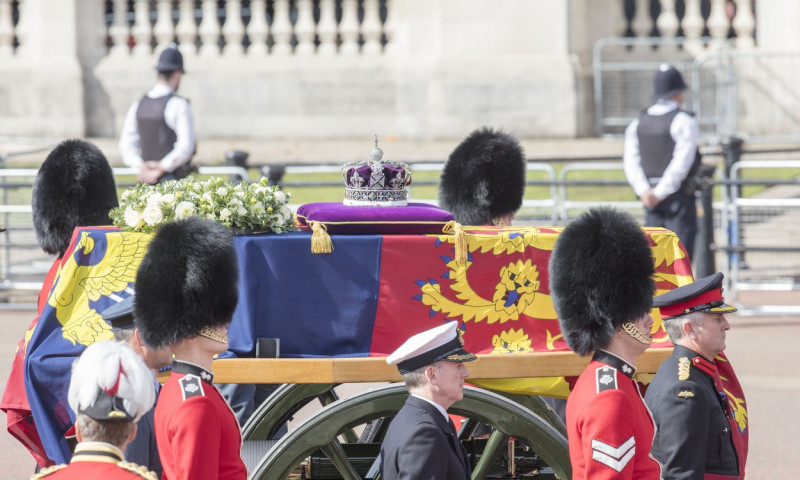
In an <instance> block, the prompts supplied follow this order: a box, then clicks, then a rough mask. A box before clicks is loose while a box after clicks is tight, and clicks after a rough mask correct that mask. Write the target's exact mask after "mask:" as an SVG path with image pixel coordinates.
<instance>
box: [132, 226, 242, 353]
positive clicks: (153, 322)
mask: <svg viewBox="0 0 800 480" xmlns="http://www.w3.org/2000/svg"><path fill="white" fill-rule="evenodd" d="M238 281H239V269H238V262H237V259H236V250H234V248H233V238H232V236H231V232H230V230H229V229H227V228H226V227H224V226H222V225H220V224H218V223H215V222H212V221H210V220H202V219H200V218H197V217H190V218H187V219H185V220H178V221H175V222H170V223H166V224H164V225H162V226H161V227H160V228H159V229H158V231H157V233H156V236H155V238H153V240H152V241H151V242H150V245H148V247H147V254H146V255H145V257H144V259H143V260H142V263H141V265H139V271H138V273H137V274H136V299H135V300H134V319H135V320H134V321H135V323H136V326H137V327H139V329H140V331H141V332H142V339H143V340H144V343H145V344H146V345H147V346H148V347H150V348H159V347H163V346H165V345H172V344H175V343H179V342H180V341H182V340H185V339H187V338H192V337H194V336H195V335H197V333H198V332H199V331H200V330H201V329H202V328H203V327H215V326H217V325H224V324H227V323H230V321H231V317H232V316H233V311H234V310H235V309H236V304H237V302H238V300H239V290H238Z"/></svg>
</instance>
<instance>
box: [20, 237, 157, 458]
mask: <svg viewBox="0 0 800 480" xmlns="http://www.w3.org/2000/svg"><path fill="white" fill-rule="evenodd" d="M150 239H151V236H150V235H146V234H141V233H123V232H119V231H115V230H109V229H92V228H78V229H76V230H75V232H74V233H73V237H72V243H71V244H70V248H69V249H68V250H67V252H66V253H65V254H64V256H63V257H62V260H61V265H60V269H59V273H58V275H57V276H56V278H55V281H54V282H53V287H52V289H51V291H50V294H49V296H48V297H47V304H46V305H45V307H44V308H43V309H42V313H41V315H40V317H39V321H38V323H37V325H36V327H35V328H34V330H33V332H32V334H31V336H30V340H29V341H28V344H27V348H26V352H27V354H26V356H25V393H26V396H27V399H28V403H29V405H30V408H31V413H32V415H33V421H34V423H35V425H36V429H37V430H38V433H39V437H40V439H41V442H42V444H43V446H44V449H45V452H46V453H47V456H48V457H49V458H50V459H51V460H52V461H54V462H55V463H65V462H68V461H69V459H70V457H71V453H70V450H69V448H68V447H67V443H66V441H65V439H64V434H65V432H67V430H68V429H69V428H70V427H71V426H72V424H73V423H74V421H75V416H74V414H73V413H72V411H71V410H70V408H69V405H68V404H67V391H68V389H69V380H70V374H71V369H72V362H73V361H74V360H75V358H77V357H78V356H79V355H80V354H81V352H83V350H84V349H85V348H86V347H87V346H89V345H91V344H92V343H94V342H96V341H99V340H109V339H111V338H113V336H112V334H111V329H110V327H109V325H108V324H107V323H106V322H105V321H104V320H103V319H102V318H101V317H100V312H102V311H103V310H105V309H106V308H108V307H110V306H111V305H113V304H114V303H116V302H118V301H120V300H122V299H123V298H125V297H127V296H128V295H130V294H131V292H132V291H133V290H132V287H133V282H134V279H135V277H136V269H137V268H138V266H139V263H140V262H141V260H142V258H144V253H145V251H146V248H147V244H148V243H149V241H150Z"/></svg>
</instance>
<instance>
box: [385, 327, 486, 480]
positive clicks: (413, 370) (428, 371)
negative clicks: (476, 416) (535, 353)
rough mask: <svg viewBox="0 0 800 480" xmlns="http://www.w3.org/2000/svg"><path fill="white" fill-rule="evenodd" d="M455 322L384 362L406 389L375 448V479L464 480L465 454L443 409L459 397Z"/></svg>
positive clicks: (462, 372)
mask: <svg viewBox="0 0 800 480" xmlns="http://www.w3.org/2000/svg"><path fill="white" fill-rule="evenodd" d="M457 327H458V322H448V323H445V324H444V325H440V326H438V327H435V328H432V329H430V330H426V331H424V332H422V333H418V334H416V335H414V336H412V337H411V338H409V339H408V340H406V342H405V343H403V344H402V345H401V346H400V347H399V348H398V349H397V350H395V351H394V352H393V353H392V354H391V355H389V356H388V357H386V362H387V363H389V365H397V369H398V370H399V371H400V374H401V375H402V376H403V381H404V382H405V383H406V385H407V386H408V393H409V394H410V395H409V396H408V399H407V400H406V403H405V405H403V408H401V409H400V411H399V412H398V413H397V416H396V417H394V419H393V420H392V423H391V424H390V425H389V429H388V430H387V432H386V436H385V437H384V440H383V444H382V445H381V467H380V471H381V478H383V480H398V479H411V478H415V479H416V478H427V479H431V480H469V478H470V475H471V472H472V468H471V467H470V463H469V458H468V456H467V452H466V450H465V449H464V447H463V446H461V443H460V442H459V441H458V436H457V434H456V429H455V425H454V424H453V422H452V420H450V417H449V416H448V415H447V409H448V408H450V406H451V405H453V404H454V403H455V402H457V401H459V400H461V399H462V398H463V397H464V393H463V388H464V379H465V378H467V376H468V375H469V372H468V371H467V368H466V366H464V362H469V361H472V360H475V358H476V357H475V355H473V354H472V353H470V352H468V351H466V350H464V341H463V339H462V338H461V334H460V333H459V332H458V328H457Z"/></svg>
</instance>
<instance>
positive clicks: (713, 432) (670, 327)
mask: <svg viewBox="0 0 800 480" xmlns="http://www.w3.org/2000/svg"><path fill="white" fill-rule="evenodd" d="M722 279H723V275H722V274H721V273H715V274H713V275H710V276H708V277H706V278H703V279H701V280H698V281H696V282H694V283H691V284H689V285H684V286H682V287H678V288H676V289H674V290H671V291H669V292H667V293H665V294H663V295H659V296H658V297H656V299H655V306H657V307H659V309H660V310H661V318H662V320H663V321H664V328H665V329H666V331H667V334H668V335H669V339H670V341H671V342H672V343H673V344H674V345H675V349H674V350H673V352H672V356H671V357H669V358H668V359H666V360H665V361H664V363H662V364H661V367H659V369H658V373H656V376H655V377H654V378H653V381H652V382H651V383H650V386H649V387H648V388H647V394H646V395H645V401H646V402H647V405H648V406H649V407H650V410H651V411H652V412H653V418H655V421H656V425H657V426H658V430H657V433H656V438H655V441H654V442H653V455H654V456H655V457H656V458H657V459H658V460H659V461H660V462H661V464H662V465H663V466H664V480H675V479H681V480H683V479H687V480H722V479H732V480H733V479H736V480H738V479H740V478H744V475H743V472H742V471H740V468H739V457H738V455H737V451H736V447H735V445H734V441H733V436H732V432H733V428H736V427H735V426H733V425H731V423H732V420H733V418H732V414H731V410H730V405H729V403H728V401H727V399H726V396H725V394H724V393H721V392H720V391H719V389H718V388H717V385H716V383H715V377H717V376H718V374H717V367H716V365H715V364H714V357H716V356H717V355H718V354H719V353H720V352H722V351H723V350H724V349H725V336H726V332H727V331H728V330H730V328H731V326H730V324H729V323H728V320H727V319H726V318H725V314H726V313H731V312H735V311H736V307H732V306H730V305H727V304H726V303H725V300H724V299H723V297H722Z"/></svg>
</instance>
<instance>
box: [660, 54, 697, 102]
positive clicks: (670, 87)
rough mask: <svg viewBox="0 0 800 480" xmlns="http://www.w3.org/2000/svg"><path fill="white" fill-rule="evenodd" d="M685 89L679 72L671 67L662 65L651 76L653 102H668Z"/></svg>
mask: <svg viewBox="0 0 800 480" xmlns="http://www.w3.org/2000/svg"><path fill="white" fill-rule="evenodd" d="M687 88H689V87H688V86H686V82H684V81H683V76H681V72H679V71H678V69H677V68H675V67H674V66H672V65H669V64H666V63H662V64H661V66H660V67H658V71H657V72H656V74H655V76H653V101H654V102H656V101H658V100H668V99H670V98H672V97H674V96H675V95H677V94H679V93H680V92H682V91H684V90H686V89H687Z"/></svg>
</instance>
